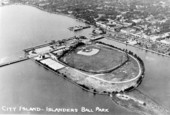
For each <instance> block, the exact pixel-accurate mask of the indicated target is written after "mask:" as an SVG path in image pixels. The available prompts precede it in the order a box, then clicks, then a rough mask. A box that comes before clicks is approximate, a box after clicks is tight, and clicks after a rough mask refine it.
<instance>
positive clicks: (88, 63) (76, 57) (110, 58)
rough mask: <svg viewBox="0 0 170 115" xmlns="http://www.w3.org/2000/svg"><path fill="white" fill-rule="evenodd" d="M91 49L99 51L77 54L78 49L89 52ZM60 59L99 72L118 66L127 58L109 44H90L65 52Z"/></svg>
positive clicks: (74, 65) (83, 68)
mask: <svg viewBox="0 0 170 115" xmlns="http://www.w3.org/2000/svg"><path fill="white" fill-rule="evenodd" d="M91 49H98V50H99V52H97V53H96V54H94V55H90V56H87V55H81V54H78V52H79V51H89V53H90V50H91ZM86 53H88V52H86ZM61 60H62V61H64V62H65V63H67V64H68V65H69V66H71V67H74V68H76V69H80V70H84V71H88V72H101V71H108V70H111V69H114V68H115V67H117V66H119V65H120V64H122V63H123V62H125V61H126V60H127V56H126V54H125V53H123V52H120V51H118V50H116V49H113V48H111V47H109V46H104V45H101V44H92V45H86V46H81V47H77V48H75V49H74V50H72V51H71V52H69V53H67V54H65V56H64V57H62V58H61Z"/></svg>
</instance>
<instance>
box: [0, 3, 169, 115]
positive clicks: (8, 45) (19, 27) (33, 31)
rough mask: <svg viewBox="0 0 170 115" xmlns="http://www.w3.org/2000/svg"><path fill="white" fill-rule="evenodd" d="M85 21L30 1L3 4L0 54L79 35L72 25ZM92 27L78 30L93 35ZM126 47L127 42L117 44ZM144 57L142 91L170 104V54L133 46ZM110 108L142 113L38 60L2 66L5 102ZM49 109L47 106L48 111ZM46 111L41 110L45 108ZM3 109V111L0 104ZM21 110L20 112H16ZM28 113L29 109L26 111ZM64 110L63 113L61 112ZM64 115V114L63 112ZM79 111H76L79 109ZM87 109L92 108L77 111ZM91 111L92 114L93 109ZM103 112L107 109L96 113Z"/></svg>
mask: <svg viewBox="0 0 170 115" xmlns="http://www.w3.org/2000/svg"><path fill="white" fill-rule="evenodd" d="M75 25H83V23H81V22H78V21H76V20H75V19H73V18H70V17H67V16H63V15H57V14H50V13H47V12H43V11H41V10H38V9H36V8H33V7H30V6H21V5H12V6H6V7H1V8H0V32H1V33H0V52H1V53H0V58H1V61H3V60H6V59H7V57H8V56H11V55H16V54H20V53H21V52H22V51H21V50H22V49H24V48H26V47H31V46H32V45H37V44H41V43H45V42H46V41H51V40H58V39H64V38H68V37H72V36H74V35H75V34H74V33H73V32H70V31H69V30H68V29H67V28H68V27H70V26H75ZM90 32H91V29H87V30H84V31H82V32H79V33H77V34H76V35H88V36H89V33H90ZM115 45H116V46H119V47H123V48H125V47H126V46H125V45H121V44H119V43H115ZM127 48H128V49H129V50H132V51H134V52H135V53H137V54H138V55H139V56H140V57H141V58H142V59H143V60H144V62H145V66H146V75H145V78H144V80H143V82H142V84H141V85H140V86H139V88H138V89H139V90H140V91H142V92H143V93H145V94H147V95H148V96H150V97H151V98H152V99H154V100H155V101H157V102H158V103H160V104H162V105H164V106H166V107H167V108H170V101H169V98H170V90H169V89H170V84H169V83H168V82H169V81H170V71H168V70H169V68H170V58H165V57H162V56H157V55H155V54H151V53H146V52H144V51H141V50H137V49H135V48H132V47H127ZM2 106H8V107H18V106H26V107H41V108H45V107H53V108H56V107H60V108H78V109H79V110H80V107H87V108H90V109H94V108H95V107H103V108H108V109H109V111H110V112H109V113H106V114H107V115H113V114H114V115H138V114H137V113H133V112H130V111H127V110H126V109H123V108H121V107H119V106H117V105H116V104H114V103H113V102H112V101H111V99H110V98H108V97H107V96H101V95H93V94H91V93H88V92H85V91H83V90H82V89H81V88H79V87H77V86H76V85H74V84H72V83H70V82H68V81H66V80H64V79H63V78H61V77H59V76H57V75H55V74H54V73H52V72H50V71H48V70H46V69H44V68H43V67H41V66H39V65H38V64H36V63H34V62H33V61H31V60H29V61H25V62H22V63H18V64H15V65H11V66H7V67H4V68H0V107H2ZM44 112H45V111H44ZM44 112H42V113H44ZM0 113H6V112H3V111H2V109H1V108H0ZM17 113H18V112H17ZM21 113H29V112H21ZM58 114H61V113H58ZM63 114H64V113H63ZM74 114H75V113H74ZM78 114H88V113H82V112H80V113H78ZM89 114H92V113H89ZM93 114H94V115H95V114H97V115H98V114H101V115H103V113H95V112H94V113H93Z"/></svg>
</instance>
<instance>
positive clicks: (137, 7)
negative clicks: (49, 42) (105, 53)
mask: <svg viewBox="0 0 170 115" xmlns="http://www.w3.org/2000/svg"><path fill="white" fill-rule="evenodd" d="M8 4H26V5H32V6H35V7H37V8H39V9H42V10H45V11H48V12H51V13H62V14H67V15H72V16H74V17H75V18H77V19H79V20H81V21H84V22H85V23H87V24H90V25H93V26H94V27H96V28H95V29H94V31H93V33H95V35H96V34H106V36H108V37H109V38H111V39H113V40H116V41H118V42H122V43H125V44H127V45H133V46H136V47H138V48H142V49H144V50H149V51H151V52H154V53H158V54H161V55H165V56H169V55H170V7H169V4H170V1H168V0H162V1H160V0H152V1H148V0H142V1H140V0H84V1H80V0H55V1H53V0H29V1H27V0H2V2H1V5H2V6H3V5H8ZM78 30H79V28H78Z"/></svg>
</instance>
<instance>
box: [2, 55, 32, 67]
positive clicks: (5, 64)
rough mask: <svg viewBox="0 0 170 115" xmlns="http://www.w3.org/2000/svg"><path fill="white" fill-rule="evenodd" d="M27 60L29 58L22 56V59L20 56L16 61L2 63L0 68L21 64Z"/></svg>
mask: <svg viewBox="0 0 170 115" xmlns="http://www.w3.org/2000/svg"><path fill="white" fill-rule="evenodd" d="M28 59H29V58H28V57H26V56H22V57H21V56H20V57H18V58H17V59H13V60H10V61H7V62H4V63H0V67H5V66H8V65H11V64H15V63H19V62H23V61H26V60H28Z"/></svg>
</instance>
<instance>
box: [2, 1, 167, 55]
mask: <svg viewBox="0 0 170 115" xmlns="http://www.w3.org/2000/svg"><path fill="white" fill-rule="evenodd" d="M10 5H21V6H22V5H25V6H30V7H34V8H37V9H39V10H41V11H44V12H47V13H51V14H57V15H62V16H67V17H69V18H72V19H76V21H79V22H81V23H83V24H86V23H85V22H83V21H82V20H81V19H77V18H76V17H75V16H73V15H69V14H64V13H60V12H57V11H56V12H55V11H48V10H47V9H44V8H42V7H40V6H37V5H33V4H23V3H14V4H12V3H9V4H6V5H1V6H0V7H5V6H10ZM88 25H90V26H92V27H93V26H94V25H91V24H88ZM106 39H108V38H106ZM109 40H113V41H115V42H119V43H121V44H125V45H128V46H132V47H134V48H137V49H140V50H145V51H149V52H151V53H154V54H157V55H161V56H166V57H168V58H170V55H166V54H163V53H159V52H157V51H154V50H150V49H146V48H142V47H138V46H135V45H130V44H127V43H124V42H121V41H118V40H115V39H112V38H109Z"/></svg>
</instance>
